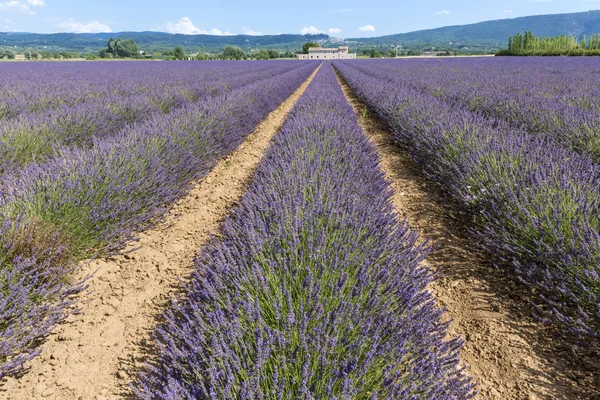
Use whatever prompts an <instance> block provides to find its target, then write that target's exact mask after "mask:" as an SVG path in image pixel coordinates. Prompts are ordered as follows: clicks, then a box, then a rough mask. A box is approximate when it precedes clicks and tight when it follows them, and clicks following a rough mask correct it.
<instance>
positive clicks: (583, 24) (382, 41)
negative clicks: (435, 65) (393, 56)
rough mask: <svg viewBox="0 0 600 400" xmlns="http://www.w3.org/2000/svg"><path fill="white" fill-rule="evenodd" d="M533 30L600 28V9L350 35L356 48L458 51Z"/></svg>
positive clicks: (489, 48)
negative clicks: (418, 29)
mask: <svg viewBox="0 0 600 400" xmlns="http://www.w3.org/2000/svg"><path fill="white" fill-rule="evenodd" d="M525 30H531V31H532V32H536V34H538V35H541V36H544V37H555V36H560V35H569V34H573V35H577V37H579V38H581V37H583V35H586V36H587V37H590V36H591V35H593V34H596V33H598V32H600V10H595V11H587V12H580V13H569V14H552V15H535V16H529V17H520V18H511V19H501V20H495V21H485V22H479V23H476V24H469V25H456V26H446V27H442V28H436V29H427V30H421V31H415V32H408V33H400V34H395V35H388V36H380V37H374V38H349V39H347V40H348V41H352V42H356V45H355V46H354V47H355V48H357V49H358V51H362V50H364V49H365V48H369V49H371V48H377V49H378V50H379V51H380V52H386V53H387V52H389V50H390V46H396V45H401V46H402V47H403V48H404V49H405V50H407V49H412V50H415V51H425V50H426V49H427V48H431V47H435V48H436V49H435V50H446V49H447V48H450V49H451V50H452V51H456V52H458V53H459V54H476V53H479V54H481V53H494V52H496V51H498V50H501V49H503V48H505V46H506V38H508V37H509V36H510V35H514V33H515V32H523V31H525Z"/></svg>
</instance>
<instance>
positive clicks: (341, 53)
mask: <svg viewBox="0 0 600 400" xmlns="http://www.w3.org/2000/svg"><path fill="white" fill-rule="evenodd" d="M296 56H297V58H298V60H354V59H355V58H356V54H355V53H348V46H340V47H338V48H337V49H333V48H331V49H328V48H323V47H310V48H309V49H308V54H297V55H296Z"/></svg>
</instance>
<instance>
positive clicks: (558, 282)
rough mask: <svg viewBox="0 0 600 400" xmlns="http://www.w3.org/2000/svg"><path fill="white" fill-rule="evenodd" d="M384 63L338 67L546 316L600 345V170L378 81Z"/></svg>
mask: <svg viewBox="0 0 600 400" xmlns="http://www.w3.org/2000/svg"><path fill="white" fill-rule="evenodd" d="M378 65H379V64H378V63H359V64H356V63H353V64H350V63H344V62H336V63H335V67H336V68H337V69H338V71H339V72H340V74H341V75H342V76H343V77H344V79H345V80H346V81H347V82H348V84H349V85H350V86H351V87H352V88H353V89H354V90H355V92H356V93H357V94H358V96H360V97H361V98H362V99H363V100H364V101H365V102H366V103H367V104H368V105H369V107H370V108H371V109H372V110H373V111H374V112H375V113H377V114H378V115H379V116H380V117H381V118H382V119H383V120H384V121H385V122H386V123H387V124H388V125H389V126H390V128H391V129H392V135H393V137H394V139H395V140H397V142H398V143H399V144H401V145H402V146H406V147H407V148H408V149H409V150H410V152H411V155H412V156H413V157H414V159H415V160H416V161H417V162H419V163H420V164H421V165H422V166H423V167H424V169H425V170H426V171H427V173H428V174H429V175H430V176H431V177H432V178H433V179H435V180H437V181H438V182H440V183H441V184H442V185H444V187H445V188H447V189H448V190H449V192H450V193H451V194H452V195H454V197H455V198H456V199H457V200H458V201H459V202H461V203H463V204H464V205H465V206H466V207H468V208H469V209H470V210H471V211H472V213H473V216H474V218H475V222H476V229H474V231H473V234H474V235H475V236H476V237H477V238H478V239H479V242H480V243H481V244H482V246H484V247H485V248H486V249H487V250H489V251H490V253H491V254H493V255H494V256H495V258H496V260H497V261H498V263H499V264H503V265H510V266H512V267H513V268H512V271H513V272H514V273H515V276H516V277H517V279H519V280H522V281H523V282H525V283H526V284H528V285H530V286H531V287H533V288H535V289H536V290H537V292H538V293H539V294H540V300H542V301H541V302H539V304H537V305H536V308H537V313H538V314H539V316H540V318H542V319H544V320H545V321H548V322H550V321H554V322H560V323H562V324H563V325H564V326H566V327H568V329H569V330H570V332H571V333H574V334H575V335H577V336H578V337H580V338H581V339H583V340H587V339H590V338H591V337H596V338H597V337H598V336H599V335H598V332H599V331H598V326H599V323H600V277H599V273H600V266H599V263H598V260H599V259H600V221H599V219H598V215H600V212H599V211H600V193H599V189H598V188H599V187H600V185H599V183H600V182H599V180H600V168H599V167H598V166H596V165H595V164H594V163H593V162H592V160H591V159H590V157H588V156H587V155H580V154H577V153H575V152H573V151H571V150H569V149H567V148H565V147H563V146H561V145H560V144H557V143H556V142H555V141H554V140H549V139H548V138H546V137H544V136H540V135H532V134H529V133H528V132H526V131H524V130H519V129H516V128H514V126H512V125H510V124H508V123H505V122H503V121H502V120H492V119H489V118H487V117H485V116H482V115H479V114H477V113H472V112H470V111H467V110H465V109H464V108H462V107H455V106H453V105H452V104H451V103H448V102H445V101H441V100H439V99H437V98H436V97H434V96H432V95H429V94H426V93H424V92H423V91H420V90H416V89H414V88H410V87H408V86H406V85H402V84H399V85H397V86H396V85H394V83H393V82H394V80H393V78H390V79H383V78H378V77H377V75H378V72H377V70H378ZM363 70H364V71H367V72H363Z"/></svg>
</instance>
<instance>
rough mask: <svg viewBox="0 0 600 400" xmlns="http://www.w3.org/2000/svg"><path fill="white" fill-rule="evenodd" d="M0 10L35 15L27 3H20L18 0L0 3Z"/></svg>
mask: <svg viewBox="0 0 600 400" xmlns="http://www.w3.org/2000/svg"><path fill="white" fill-rule="evenodd" d="M0 11H12V12H16V13H22V14H28V15H35V13H34V12H33V11H31V8H29V6H28V5H27V4H22V3H21V2H20V1H17V0H11V1H4V2H2V3H0Z"/></svg>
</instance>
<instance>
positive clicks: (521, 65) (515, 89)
mask: <svg viewBox="0 0 600 400" xmlns="http://www.w3.org/2000/svg"><path fill="white" fill-rule="evenodd" d="M365 66H366V64H365ZM359 68H360V69H361V70H362V71H363V72H365V73H368V74H370V75H371V76H374V77H377V78H379V79H384V80H386V81H388V82H390V83H392V82H393V85H394V86H398V85H399V86H404V87H409V88H413V89H417V90H420V91H424V92H425V93H427V94H430V95H433V96H435V97H437V98H438V99H440V100H442V101H445V102H450V103H451V104H452V105H453V106H456V107H464V108H466V109H468V110H470V111H473V112H477V113H481V114H482V115H485V116H487V117H488V118H491V119H501V120H503V121H505V122H508V123H509V124H511V125H512V126H513V127H516V128H523V129H526V130H527V131H528V132H530V133H533V134H536V135H543V136H545V137H546V138H548V139H550V140H554V141H556V142H557V143H559V144H562V145H564V146H566V147H569V148H572V149H574V150H575V151H577V152H580V153H584V154H589V155H590V156H591V157H592V159H593V160H594V162H595V163H598V162H599V161H600V89H599V88H600V67H599V66H598V63H597V62H595V61H594V60H590V59H589V58H584V57H582V58H575V59H564V58H558V57H556V58H548V57H543V59H542V60H540V59H536V58H527V57H524V58H519V57H515V58H503V59H498V58H494V59H481V58H479V59H457V60H452V59H449V60H411V61H410V62H408V63H403V64H401V65H399V64H398V63H397V62H394V61H393V60H388V61H382V62H379V61H378V62H377V68H370V67H367V68H366V69H365V68H362V67H361V66H359Z"/></svg>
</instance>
